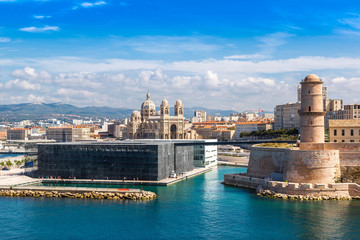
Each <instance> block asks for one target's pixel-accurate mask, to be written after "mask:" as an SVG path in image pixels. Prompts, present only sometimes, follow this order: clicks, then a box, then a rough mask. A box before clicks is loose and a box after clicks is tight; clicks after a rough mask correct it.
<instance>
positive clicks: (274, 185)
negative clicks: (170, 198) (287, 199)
mask: <svg viewBox="0 0 360 240" xmlns="http://www.w3.org/2000/svg"><path fill="white" fill-rule="evenodd" d="M223 183H224V184H226V185H231V186H236V187H244V188H250V189H258V188H259V186H261V188H262V189H267V190H270V191H274V192H276V193H284V194H288V195H302V196H327V197H339V196H341V197H352V198H359V197H360V185H358V184H356V183H331V184H311V183H294V182H282V181H267V180H265V179H261V178H254V177H248V176H243V175H239V174H225V175H224V182H223Z"/></svg>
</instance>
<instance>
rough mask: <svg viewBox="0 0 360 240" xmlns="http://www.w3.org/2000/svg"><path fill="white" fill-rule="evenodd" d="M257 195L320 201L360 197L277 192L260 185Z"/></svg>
mask: <svg viewBox="0 0 360 240" xmlns="http://www.w3.org/2000/svg"><path fill="white" fill-rule="evenodd" d="M257 195H258V196H264V197H272V198H282V199H290V200H314V201H322V200H352V199H357V200H360V197H356V196H353V197H351V196H331V195H330V196H325V195H322V196H315V195H293V194H286V193H277V192H274V191H270V190H265V189H263V188H261V187H259V188H258V189H257Z"/></svg>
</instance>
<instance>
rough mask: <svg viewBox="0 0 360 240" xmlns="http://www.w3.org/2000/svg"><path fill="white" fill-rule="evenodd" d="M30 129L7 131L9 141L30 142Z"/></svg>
mask: <svg viewBox="0 0 360 240" xmlns="http://www.w3.org/2000/svg"><path fill="white" fill-rule="evenodd" d="M29 131H30V129H28V128H10V129H8V130H7V140H28V133H29Z"/></svg>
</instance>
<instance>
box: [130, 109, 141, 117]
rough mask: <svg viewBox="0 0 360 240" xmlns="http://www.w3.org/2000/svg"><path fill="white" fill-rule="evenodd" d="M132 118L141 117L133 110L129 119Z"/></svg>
mask: <svg viewBox="0 0 360 240" xmlns="http://www.w3.org/2000/svg"><path fill="white" fill-rule="evenodd" d="M134 117H141V114H140V112H139V111H137V110H135V111H133V112H132V114H131V118H134Z"/></svg>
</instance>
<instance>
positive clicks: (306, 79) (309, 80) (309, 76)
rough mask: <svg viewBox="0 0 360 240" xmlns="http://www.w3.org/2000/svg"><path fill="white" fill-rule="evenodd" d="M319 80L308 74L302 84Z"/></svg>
mask: <svg viewBox="0 0 360 240" xmlns="http://www.w3.org/2000/svg"><path fill="white" fill-rule="evenodd" d="M319 81H320V79H319V77H318V76H316V75H315V74H309V75H307V76H306V77H305V79H304V82H319Z"/></svg>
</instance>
